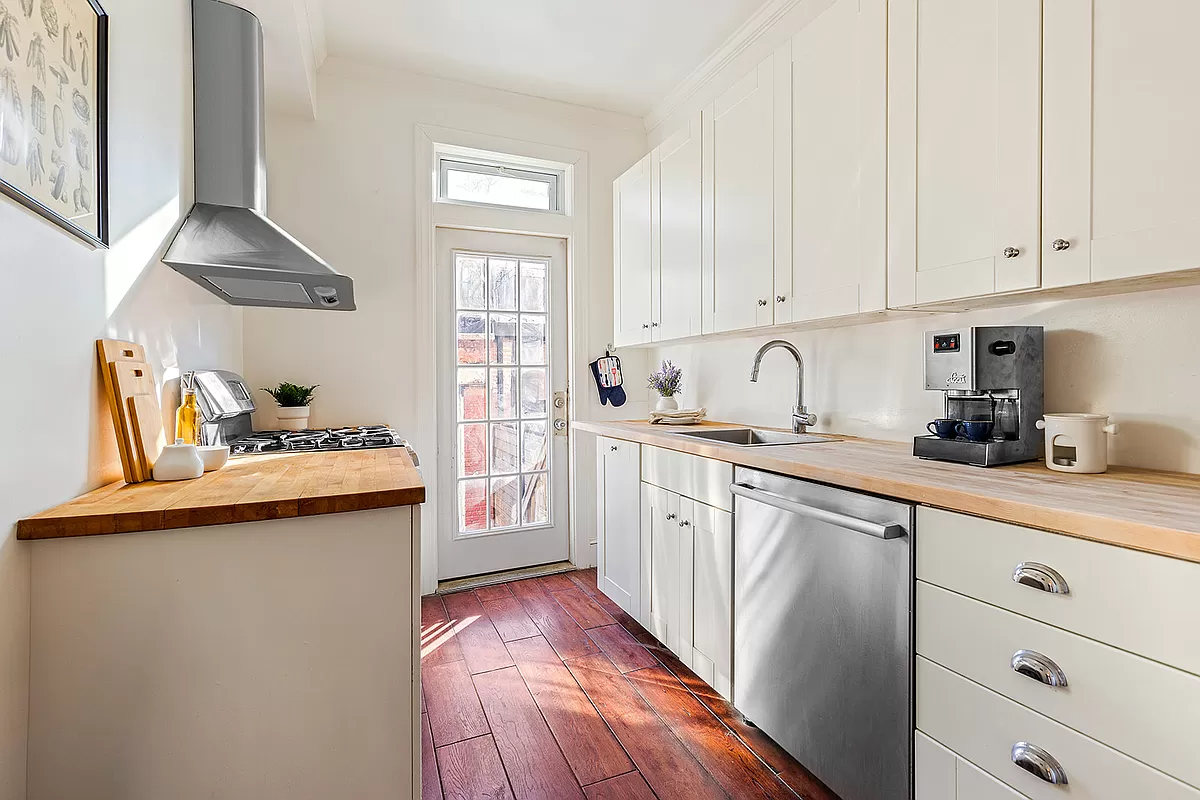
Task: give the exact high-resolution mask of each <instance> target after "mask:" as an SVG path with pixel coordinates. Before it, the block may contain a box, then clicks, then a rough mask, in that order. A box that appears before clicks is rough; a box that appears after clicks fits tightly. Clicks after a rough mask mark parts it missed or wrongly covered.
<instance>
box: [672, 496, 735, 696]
mask: <svg viewBox="0 0 1200 800" xmlns="http://www.w3.org/2000/svg"><path fill="white" fill-rule="evenodd" d="M685 502H690V501H685ZM684 521H685V522H690V523H691V525H690V526H688V525H685V527H684V537H685V538H686V537H687V535H688V533H687V532H688V531H691V537H692V540H693V544H692V581H691V583H692V591H691V594H690V596H691V608H692V611H691V618H692V654H691V668H692V670H693V671H694V672H695V673H696V674H697V675H699V676H700V677H701V678H703V679H704V680H705V682H707V683H708V685H709V686H712V687H713V688H714V689H716V690H717V691H718V692H719V693H720V694H721V695H722V696H723V697H725V698H726V699H729V698H730V697H732V696H733V683H732V680H731V678H732V674H733V671H732V669H731V661H732V659H731V656H730V651H731V649H732V645H733V608H732V604H733V515H732V514H730V513H729V512H728V511H721V510H720V509H717V508H713V507H712V506H707V505H704V504H703V503H692V504H691V511H690V516H687V517H685V520H684Z"/></svg>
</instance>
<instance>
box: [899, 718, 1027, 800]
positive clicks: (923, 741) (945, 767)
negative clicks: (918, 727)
mask: <svg viewBox="0 0 1200 800" xmlns="http://www.w3.org/2000/svg"><path fill="white" fill-rule="evenodd" d="M916 800H1028V798H1026V797H1025V795H1023V794H1021V793H1020V792H1018V791H1016V790H1014V789H1010V788H1009V787H1007V786H1005V785H1004V784H1003V783H1001V782H1000V781H998V780H996V779H995V778H993V777H992V776H991V775H988V774H987V773H986V772H984V771H983V770H981V769H979V768H978V767H976V766H975V765H974V764H972V763H971V762H970V761H966V760H965V759H963V758H961V757H960V756H958V755H957V754H956V753H954V752H953V751H951V750H947V749H946V748H945V747H942V746H941V745H940V744H938V743H937V742H935V741H934V740H933V739H930V738H929V737H928V736H926V735H925V734H923V733H921V732H919V731H918V732H917V739H916Z"/></svg>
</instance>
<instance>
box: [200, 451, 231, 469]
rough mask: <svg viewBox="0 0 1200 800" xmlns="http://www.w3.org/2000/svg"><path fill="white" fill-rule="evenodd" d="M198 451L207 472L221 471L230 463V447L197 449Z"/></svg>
mask: <svg viewBox="0 0 1200 800" xmlns="http://www.w3.org/2000/svg"><path fill="white" fill-rule="evenodd" d="M196 450H197V451H199V453H200V460H201V461H203V462H204V471H205V472H212V471H213V470H217V469H220V468H221V467H223V466H225V463H226V462H227V461H229V445H221V446H220V447H197V448H196Z"/></svg>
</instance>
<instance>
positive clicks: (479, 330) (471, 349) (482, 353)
mask: <svg viewBox="0 0 1200 800" xmlns="http://www.w3.org/2000/svg"><path fill="white" fill-rule="evenodd" d="M486 320H487V314H481V313H478V312H475V311H460V312H458V363H460V364H485V363H487V360H486V355H487V347H486V339H485V337H484V324H485V321H486Z"/></svg>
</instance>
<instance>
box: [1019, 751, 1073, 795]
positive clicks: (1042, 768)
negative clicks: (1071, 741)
mask: <svg viewBox="0 0 1200 800" xmlns="http://www.w3.org/2000/svg"><path fill="white" fill-rule="evenodd" d="M1012 762H1013V763H1014V764H1016V765H1017V766H1018V767H1020V768H1021V769H1023V770H1025V771H1026V772H1028V773H1029V774H1031V775H1034V776H1036V777H1038V778H1041V779H1042V780H1044V781H1045V782H1046V783H1052V784H1054V785H1055V786H1066V785H1067V771H1066V770H1065V769H1063V766H1062V764H1060V763H1058V759H1057V758H1055V757H1054V756H1052V755H1050V754H1049V753H1047V752H1046V751H1045V750H1043V749H1042V748H1040V747H1038V746H1037V745H1036V744H1030V743H1029V742H1017V743H1016V744H1014V745H1013V749H1012Z"/></svg>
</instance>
